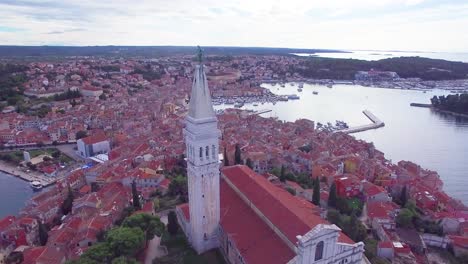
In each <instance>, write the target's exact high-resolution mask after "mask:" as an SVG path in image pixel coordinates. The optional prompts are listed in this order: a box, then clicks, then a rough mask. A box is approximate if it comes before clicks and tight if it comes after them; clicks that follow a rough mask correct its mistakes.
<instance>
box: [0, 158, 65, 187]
mask: <svg viewBox="0 0 468 264" xmlns="http://www.w3.org/2000/svg"><path fill="white" fill-rule="evenodd" d="M24 170H26V168H23V167H16V166H14V165H11V164H8V163H6V162H4V161H0V171H3V172H5V173H7V174H10V175H14V176H16V177H18V178H20V179H22V180H25V181H28V182H32V181H38V182H40V183H41V184H42V185H43V186H44V187H46V186H49V185H52V184H54V183H55V182H56V181H57V179H58V178H56V177H47V176H45V175H43V174H41V173H39V172H35V171H29V172H28V171H24Z"/></svg>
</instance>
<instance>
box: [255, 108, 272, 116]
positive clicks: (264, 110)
mask: <svg viewBox="0 0 468 264" xmlns="http://www.w3.org/2000/svg"><path fill="white" fill-rule="evenodd" d="M268 112H271V110H270V109H262V110H258V111H255V112H253V113H252V115H261V114H265V113H268Z"/></svg>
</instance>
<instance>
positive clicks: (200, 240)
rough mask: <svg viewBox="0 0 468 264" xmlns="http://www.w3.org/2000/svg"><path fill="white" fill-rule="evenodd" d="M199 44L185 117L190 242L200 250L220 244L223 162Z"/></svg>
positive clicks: (200, 251) (216, 122)
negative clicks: (220, 159) (220, 180)
mask: <svg viewBox="0 0 468 264" xmlns="http://www.w3.org/2000/svg"><path fill="white" fill-rule="evenodd" d="M202 59H203V54H202V50H201V49H200V47H198V65H196V66H195V74H194V78H193V85H192V92H191V97H190V103H189V112H188V115H187V117H186V119H185V129H184V136H185V145H186V157H187V177H188V194H189V208H190V234H191V235H190V242H191V244H192V246H193V247H194V249H195V250H196V251H197V253H199V254H200V253H203V252H205V251H207V250H210V249H212V248H216V247H218V228H219V217H220V216H219V214H220V205H219V203H220V202H219V199H220V198H219V177H220V163H219V158H218V153H219V137H220V135H221V131H220V130H219V129H218V120H217V118H216V114H215V112H214V110H213V105H212V103H211V95H210V91H209V89H208V82H207V79H206V74H205V66H204V65H203V61H202Z"/></svg>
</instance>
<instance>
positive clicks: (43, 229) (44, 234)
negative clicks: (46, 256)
mask: <svg viewBox="0 0 468 264" xmlns="http://www.w3.org/2000/svg"><path fill="white" fill-rule="evenodd" d="M48 232H49V230H47V226H46V225H44V224H43V223H42V222H39V243H40V244H41V246H45V244H47V240H48V239H49V234H48Z"/></svg>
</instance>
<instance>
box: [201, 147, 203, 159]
mask: <svg viewBox="0 0 468 264" xmlns="http://www.w3.org/2000/svg"><path fill="white" fill-rule="evenodd" d="M200 158H201V159H203V148H202V147H200Z"/></svg>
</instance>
